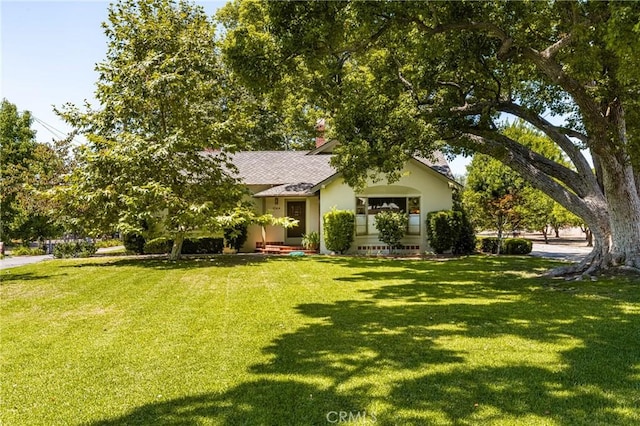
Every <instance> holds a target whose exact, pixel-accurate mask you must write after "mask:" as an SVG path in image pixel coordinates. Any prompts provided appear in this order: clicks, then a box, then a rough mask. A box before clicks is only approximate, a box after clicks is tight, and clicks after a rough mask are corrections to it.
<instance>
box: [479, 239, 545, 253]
mask: <svg viewBox="0 0 640 426" xmlns="http://www.w3.org/2000/svg"><path fill="white" fill-rule="evenodd" d="M478 248H479V250H480V251H481V252H483V253H492V254H496V253H498V237H483V238H480V239H478ZM532 249H533V243H532V242H531V241H530V240H527V239H525V238H505V239H503V240H502V246H501V247H500V254H529V253H531V250H532Z"/></svg>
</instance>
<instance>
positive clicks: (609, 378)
mask: <svg viewBox="0 0 640 426" xmlns="http://www.w3.org/2000/svg"><path fill="white" fill-rule="evenodd" d="M321 261H322V262H330V263H338V264H342V265H344V266H345V269H344V271H345V272H344V275H343V276H340V277H338V278H337V280H338V281H340V282H345V283H351V282H358V281H363V280H366V281H368V280H376V281H377V282H378V283H379V285H378V286H377V287H374V288H371V286H368V287H367V288H366V289H363V290H360V294H361V296H362V297H356V298H353V299H347V300H338V301H331V302H326V303H303V304H300V305H298V306H297V307H296V309H297V312H298V314H299V315H300V316H301V317H302V318H304V319H305V324H304V325H303V326H301V327H300V328H298V329H297V330H295V331H293V332H290V333H284V334H281V335H280V336H278V337H277V338H275V339H274V340H273V341H272V342H271V344H270V345H268V346H266V347H264V348H263V353H264V354H265V355H266V356H267V361H264V362H259V363H255V364H254V365H251V366H249V368H248V373H249V377H250V380H248V381H245V382H243V383H241V384H240V385H238V386H236V387H234V388H232V389H230V390H228V391H226V392H223V393H220V394H202V395H195V396H193V397H186V398H180V399H176V400H171V401H165V402H158V403H151V404H148V405H144V406H142V407H139V408H137V409H135V410H133V411H132V412H130V413H128V414H126V415H125V416H122V417H119V418H117V419H110V420H105V421H101V422H97V423H94V424H95V425H101V426H103V425H104V426H106V425H116V424H152V423H153V424H176V425H178V424H194V423H197V422H198V419H202V418H208V419H213V420H214V421H215V423H217V424H224V425H235V424H259V425H263V424H264V425H272V424H287V425H309V424H328V423H329V421H328V418H327V414H328V413H330V412H332V411H348V412H362V411H364V410H368V411H371V410H372V409H373V410H378V411H377V412H375V413H374V414H375V419H376V423H377V424H382V425H392V424H403V425H422V424H470V423H471V424H483V423H488V422H492V421H505V419H506V420H507V421H510V422H515V423H520V424H526V423H528V422H530V421H532V420H534V421H537V422H538V423H554V424H566V425H574V424H608V425H612V424H636V423H637V422H638V421H640V414H639V411H638V407H639V406H640V385H639V384H640V294H639V292H638V282H637V280H635V279H630V280H628V281H627V280H622V281H619V282H616V281H615V280H611V281H608V282H599V283H584V284H583V285H582V286H581V287H579V288H577V287H572V286H575V285H576V284H574V283H564V282H562V283H558V282H555V281H554V282H551V281H545V280H543V279H540V278H536V277H532V274H531V267H532V265H533V267H534V269H535V268H537V267H538V266H539V267H540V268H546V267H548V265H549V264H550V262H548V261H545V260H540V261H538V260H534V261H533V263H532V260H531V259H526V260H523V261H522V262H519V261H518V259H515V260H514V262H513V265H512V267H511V268H509V267H508V265H506V264H504V263H503V262H502V263H496V262H495V261H494V260H492V259H487V261H486V262H487V263H486V264H484V266H483V262H477V261H467V260H465V259H460V260H456V261H451V262H449V261H447V262H443V264H442V265H441V264H434V263H433V262H421V261H405V262H402V263H401V264H398V262H395V263H388V262H379V261H378V260H377V259H373V261H372V260H369V259H336V258H327V259H322V260H321ZM443 265H444V266H443ZM487 265H489V266H493V267H494V269H492V270H491V271H490V272H487V271H486V269H487ZM352 269H353V270H352ZM470 277H471V279H470ZM398 280H399V281H400V283H398ZM391 282H392V283H393V284H391ZM549 284H552V285H549ZM549 345H551V346H549ZM549 347H551V349H548V348H549ZM538 350H540V351H543V352H545V353H546V355H545V354H542V355H540V354H537V351H538ZM540 357H541V358H540ZM545 357H546V358H545Z"/></svg>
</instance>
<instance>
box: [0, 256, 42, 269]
mask: <svg viewBox="0 0 640 426" xmlns="http://www.w3.org/2000/svg"><path fill="white" fill-rule="evenodd" d="M48 259H53V255H50V254H45V255H43V256H15V257H14V256H10V257H5V258H4V259H0V269H7V268H15V267H16V266H22V265H29V264H30V263H38V262H42V261H43V260H48Z"/></svg>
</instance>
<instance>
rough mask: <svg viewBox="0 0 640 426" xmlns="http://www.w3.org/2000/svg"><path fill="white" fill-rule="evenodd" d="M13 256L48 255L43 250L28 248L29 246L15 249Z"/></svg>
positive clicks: (12, 252)
mask: <svg viewBox="0 0 640 426" xmlns="http://www.w3.org/2000/svg"><path fill="white" fill-rule="evenodd" d="M11 254H12V255H13V256H41V255H43V254H47V253H46V252H45V251H44V250H43V249H41V248H31V247H27V246H19V247H16V248H14V249H13V250H12V251H11Z"/></svg>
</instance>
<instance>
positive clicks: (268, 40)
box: [222, 1, 640, 272]
mask: <svg viewBox="0 0 640 426" xmlns="http://www.w3.org/2000/svg"><path fill="white" fill-rule="evenodd" d="M222 14H223V16H224V17H225V20H224V22H225V25H226V33H225V38H226V39H225V42H224V53H225V58H226V59H227V61H228V63H229V64H231V65H232V66H233V69H234V72H237V73H238V75H241V76H243V77H244V82H246V84H250V85H253V86H254V87H262V88H267V89H269V90H284V89H285V88H288V89H289V90H290V91H294V92H297V93H299V96H300V97H301V98H303V97H304V99H305V102H306V103H307V108H308V109H319V110H321V111H322V112H323V114H324V115H325V116H326V117H327V122H328V124H329V125H330V127H329V129H330V132H331V135H330V136H332V137H335V138H337V139H339V140H340V141H341V142H342V146H341V148H340V150H339V151H338V154H339V155H338V156H337V158H336V160H335V165H336V166H337V167H338V169H339V170H340V171H341V172H343V175H344V176H345V179H346V180H347V181H348V182H349V183H351V184H354V185H356V184H358V183H359V182H362V179H363V178H364V177H365V176H366V174H367V173H369V174H370V173H377V172H383V173H386V174H389V175H390V176H391V178H394V177H397V174H396V175H394V173H397V172H398V170H399V168H400V167H401V164H402V160H403V159H406V157H407V156H408V155H411V154H414V153H416V152H417V153H421V154H424V155H428V154H429V153H430V152H432V151H433V150H435V149H443V150H447V151H448V152H451V153H471V152H481V153H484V154H487V155H490V156H492V157H494V158H496V159H498V160H500V161H502V162H503V163H505V164H507V165H509V166H510V167H512V168H513V169H514V170H516V171H518V172H519V173H520V174H521V175H522V176H523V177H524V178H525V179H526V180H527V181H528V182H530V183H531V185H533V186H534V187H535V188H537V189H540V190H542V191H544V192H545V193H547V194H549V195H550V196H551V197H552V198H553V199H554V200H556V201H557V202H559V203H560V204H562V205H563V206H564V207H566V208H567V209H568V210H570V211H572V212H573V213H575V214H577V215H579V216H580V217H581V218H583V219H584V221H585V222H586V223H587V224H588V225H589V227H590V228H591V230H592V231H593V233H594V237H595V247H594V251H593V252H592V254H591V255H590V256H589V257H587V258H586V259H585V261H584V262H582V263H581V264H579V265H576V266H573V267H571V268H566V269H565V270H564V271H563V272H582V271H587V272H592V271H597V270H599V269H600V268H604V267H607V266H610V265H626V266H627V267H630V268H635V269H640V191H639V190H640V120H638V118H640V117H639V113H640V109H639V108H638V107H639V105H638V103H639V102H640V98H639V97H638V93H640V66H639V65H640V63H639V62H640V58H639V57H638V55H636V54H635V53H634V52H636V51H637V49H638V48H640V24H638V22H640V4H639V3H637V2H629V3H624V2H581V1H571V2H556V1H542V2H392V1H383V2H268V1H265V2H254V1H238V2H234V3H231V4H229V5H227V7H226V8H225V10H224V11H223V12H222ZM505 115H509V116H515V117H518V118H520V119H521V120H523V121H525V122H526V123H528V124H529V125H530V126H533V127H535V128H537V129H539V130H540V131H541V132H542V133H544V134H545V135H546V136H547V137H548V138H549V139H551V140H552V141H553V143H554V144H555V145H556V146H557V148H559V149H560V150H561V151H562V153H563V156H564V157H565V158H566V160H567V161H568V164H567V163H564V162H561V161H558V159H557V158H552V157H550V156H549V155H547V154H546V153H545V152H540V151H538V150H537V149H536V147H529V146H526V145H524V144H522V143H520V142H518V141H517V140H514V139H513V138H511V137H509V135H506V134H504V133H503V132H501V125H500V121H501V120H502V119H503V117H504V116H505ZM550 117H555V118H554V119H551V118H550ZM583 150H587V151H589V153H590V154H591V157H592V158H593V162H594V166H593V167H592V166H591V164H589V162H588V161H587V159H586V157H585V155H584V154H583Z"/></svg>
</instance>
